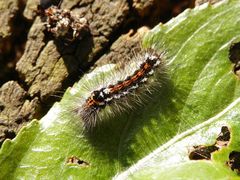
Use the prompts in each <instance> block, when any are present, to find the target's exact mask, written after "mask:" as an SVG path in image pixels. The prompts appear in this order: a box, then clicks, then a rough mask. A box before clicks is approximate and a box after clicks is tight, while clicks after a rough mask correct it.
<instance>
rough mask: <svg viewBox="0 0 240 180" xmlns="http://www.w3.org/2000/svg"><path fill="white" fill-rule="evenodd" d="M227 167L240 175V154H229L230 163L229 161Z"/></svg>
mask: <svg viewBox="0 0 240 180" xmlns="http://www.w3.org/2000/svg"><path fill="white" fill-rule="evenodd" d="M227 165H228V166H229V167H230V168H231V169H232V170H233V171H236V172H237V173H240V152H237V151H232V152H231V153H230V154H229V161H227Z"/></svg>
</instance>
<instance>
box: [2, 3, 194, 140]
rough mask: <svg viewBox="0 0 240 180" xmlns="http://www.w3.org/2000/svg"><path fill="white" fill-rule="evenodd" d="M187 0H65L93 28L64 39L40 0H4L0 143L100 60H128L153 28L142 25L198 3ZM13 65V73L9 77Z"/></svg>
mask: <svg viewBox="0 0 240 180" xmlns="http://www.w3.org/2000/svg"><path fill="white" fill-rule="evenodd" d="M182 2H184V3H178V4H179V5H177V3H175V4H174V3H173V1H171V0H163V1H159V0H71V1H70V0H64V1H63V2H62V4H61V8H65V9H70V10H71V11H72V12H73V13H76V14H77V15H80V16H81V17H84V18H86V19H87V21H88V24H89V29H90V33H89V35H88V36H86V37H84V38H83V39H81V40H78V41H76V42H74V43H70V44H64V43H63V42H61V41H60V40H57V39H54V38H53V37H52V36H51V34H49V33H47V32H46V28H45V25H44V22H42V20H41V19H40V17H39V16H38V15H37V11H36V10H37V6H38V3H39V0H27V1H24V0H9V1H5V0H0V23H1V26H0V68H1V69H4V70H3V71H1V72H0V80H1V81H0V82H1V84H0V85H1V86H2V87H1V88H0V144H1V142H2V141H3V140H4V139H5V138H13V137H14V136H15V134H16V133H17V132H18V130H19V129H20V127H21V126H22V125H24V124H25V123H26V122H27V121H30V120H31V119H33V118H38V117H41V116H42V115H44V113H43V111H40V110H41V109H42V107H43V104H46V103H49V102H51V103H52V102H53V101H54V99H53V98H52V96H53V95H55V94H57V92H59V91H63V89H65V88H66V87H67V86H69V85H72V84H73V83H74V82H75V81H76V80H77V79H78V77H80V76H81V75H82V72H85V71H87V70H89V68H90V67H91V66H92V65H93V64H94V63H95V62H96V61H97V60H98V61H97V63H96V65H97V66H99V65H102V64H105V63H109V62H111V63H118V62H119V61H120V60H128V59H127V58H126V57H128V56H129V55H130V56H131V54H132V53H131V51H132V50H133V49H135V48H136V47H137V48H139V45H140V43H141V39H142V36H143V35H144V34H145V33H146V32H147V31H148V28H146V27H143V28H141V27H142V26H144V25H147V26H150V27H152V26H154V25H156V24H158V23H159V22H160V21H166V20H168V19H170V18H171V16H174V15H176V14H178V13H180V12H181V11H182V10H183V9H185V8H186V7H189V6H191V5H192V4H193V3H192V2H193V1H190V0H184V1H182ZM176 7H178V8H177V9H176ZM166 14H167V15H166ZM30 23H31V25H30ZM131 29H133V30H131ZM5 69H6V70H5ZM8 69H10V71H9V72H12V73H11V74H13V75H11V76H8V73H7V72H8V71H7V70H8ZM6 77H8V78H6ZM12 80H14V81H12ZM50 105H51V104H50ZM50 105H49V107H50Z"/></svg>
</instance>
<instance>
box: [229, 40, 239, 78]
mask: <svg viewBox="0 0 240 180" xmlns="http://www.w3.org/2000/svg"><path fill="white" fill-rule="evenodd" d="M229 60H230V61H231V62H232V63H234V67H233V72H234V73H235V74H236V75H237V76H238V77H240V42H238V43H233V44H232V45H231V47H230V49H229Z"/></svg>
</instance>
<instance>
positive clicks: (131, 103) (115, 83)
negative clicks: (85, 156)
mask: <svg viewBox="0 0 240 180" xmlns="http://www.w3.org/2000/svg"><path fill="white" fill-rule="evenodd" d="M163 54H164V53H157V52H155V51H154V50H153V49H147V50H145V51H141V52H140V53H138V54H136V55H135V56H134V58H133V59H132V60H130V62H129V63H127V64H126V65H125V67H124V68H121V69H118V70H116V71H113V72H112V73H111V75H110V76H108V77H103V79H102V80H101V81H100V82H99V83H98V84H97V85H96V86H95V87H94V88H92V89H91V90H90V91H89V93H88V95H86V96H84V97H83V98H81V102H79V103H78V104H81V105H80V106H78V107H77V108H76V109H75V111H76V113H77V115H78V116H80V117H81V119H82V122H83V126H84V128H85V129H87V130H89V129H92V128H94V127H95V126H97V125H98V124H99V123H100V122H101V121H103V120H105V119H109V118H111V117H112V116H116V115H117V114H119V113H123V112H125V111H127V110H128V109H132V108H134V107H135V106H136V105H141V104H143V102H145V100H146V99H147V98H146V96H152V95H154V92H156V91H158V90H159V89H158V88H157V87H159V86H161V83H159V79H162V77H164V74H165V70H164V69H165V68H164V62H163ZM88 89H89V88H88Z"/></svg>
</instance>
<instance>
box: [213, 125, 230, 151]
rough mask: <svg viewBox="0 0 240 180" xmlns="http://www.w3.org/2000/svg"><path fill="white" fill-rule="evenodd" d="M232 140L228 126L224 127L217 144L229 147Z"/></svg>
mask: <svg viewBox="0 0 240 180" xmlns="http://www.w3.org/2000/svg"><path fill="white" fill-rule="evenodd" d="M229 140H230V130H229V129H228V127H227V126H223V127H222V129H221V133H220V134H219V135H218V137H217V141H216V144H217V145H218V146H220V147H222V146H227V145H228V143H229Z"/></svg>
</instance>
